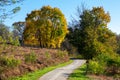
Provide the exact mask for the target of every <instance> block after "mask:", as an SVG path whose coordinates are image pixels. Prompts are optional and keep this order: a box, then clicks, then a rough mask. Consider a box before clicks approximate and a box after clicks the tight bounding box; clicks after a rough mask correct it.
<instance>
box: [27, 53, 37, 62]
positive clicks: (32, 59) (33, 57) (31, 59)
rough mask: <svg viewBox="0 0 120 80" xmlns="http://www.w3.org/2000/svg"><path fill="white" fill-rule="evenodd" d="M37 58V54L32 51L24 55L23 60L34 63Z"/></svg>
mask: <svg viewBox="0 0 120 80" xmlns="http://www.w3.org/2000/svg"><path fill="white" fill-rule="evenodd" d="M36 59H37V56H36V54H35V53H34V52H32V53H30V54H26V55H25V62H28V63H34V62H35V61H36Z"/></svg>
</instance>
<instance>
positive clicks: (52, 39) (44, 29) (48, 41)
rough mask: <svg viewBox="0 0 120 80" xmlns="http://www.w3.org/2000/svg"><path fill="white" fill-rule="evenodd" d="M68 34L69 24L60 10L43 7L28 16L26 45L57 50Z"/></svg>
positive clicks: (25, 35) (25, 31)
mask: <svg viewBox="0 0 120 80" xmlns="http://www.w3.org/2000/svg"><path fill="white" fill-rule="evenodd" d="M67 33H68V30H67V22H66V19H65V17H64V15H63V13H62V12H61V11H60V9H58V8H52V7H50V6H43V7H42V8H41V9H40V10H34V11H32V12H31V13H30V14H28V15H27V17H26V28H25V30H24V44H26V45H39V46H40V47H47V48H57V47H60V45H61V42H62V41H63V40H64V37H65V36H66V34H67Z"/></svg>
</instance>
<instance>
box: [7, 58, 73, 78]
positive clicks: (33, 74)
mask: <svg viewBox="0 0 120 80" xmlns="http://www.w3.org/2000/svg"><path fill="white" fill-rule="evenodd" d="M72 62H73V61H72V60H70V61H69V62H65V63H62V64H59V65H56V66H50V67H46V68H44V69H40V70H37V71H35V72H31V73H27V74H26V75H23V76H22V77H14V78H10V79H9V80H38V79H39V78H40V77H41V76H42V75H44V74H45V73H47V72H49V71H51V70H54V69H56V68H59V67H63V66H66V65H68V64H70V63H72Z"/></svg>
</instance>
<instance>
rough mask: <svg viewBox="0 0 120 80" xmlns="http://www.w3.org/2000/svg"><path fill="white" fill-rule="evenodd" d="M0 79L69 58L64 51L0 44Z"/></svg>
mask: <svg viewBox="0 0 120 80" xmlns="http://www.w3.org/2000/svg"><path fill="white" fill-rule="evenodd" d="M0 47H1V48H0V53H1V54H0V79H6V78H8V77H12V76H20V75H22V74H25V73H27V72H32V71H35V70H37V69H42V68H44V67H48V66H50V65H56V64H59V63H62V62H66V61H68V60H69V58H68V54H67V52H66V51H60V50H57V49H45V48H43V49H41V48H33V47H17V46H11V45H5V44H4V45H0Z"/></svg>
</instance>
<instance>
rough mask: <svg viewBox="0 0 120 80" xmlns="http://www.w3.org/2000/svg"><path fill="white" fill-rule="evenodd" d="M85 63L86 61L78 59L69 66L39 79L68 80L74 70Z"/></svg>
mask: <svg viewBox="0 0 120 80" xmlns="http://www.w3.org/2000/svg"><path fill="white" fill-rule="evenodd" d="M84 63H85V60H78V59H76V60H74V61H73V63H71V64H69V65H68V66H65V67H62V68H57V69H55V70H53V71H50V72H48V73H47V74H45V75H43V76H42V77H41V78H39V80H67V78H68V76H69V74H71V73H72V72H73V70H74V69H76V68H78V67H79V66H81V65H82V64H84Z"/></svg>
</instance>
